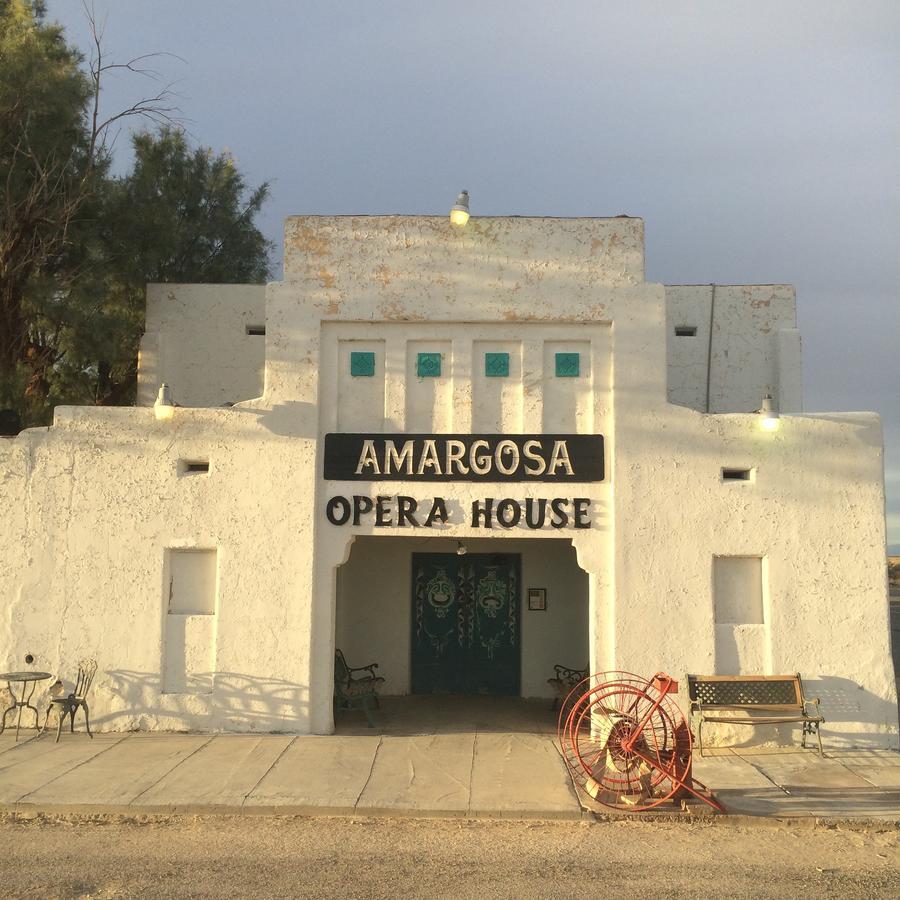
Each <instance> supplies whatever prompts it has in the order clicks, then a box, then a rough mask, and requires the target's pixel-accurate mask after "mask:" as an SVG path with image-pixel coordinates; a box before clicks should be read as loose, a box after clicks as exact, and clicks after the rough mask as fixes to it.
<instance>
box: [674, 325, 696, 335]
mask: <svg viewBox="0 0 900 900" xmlns="http://www.w3.org/2000/svg"><path fill="white" fill-rule="evenodd" d="M696 336H697V326H696V325H676V326H675V337H696Z"/></svg>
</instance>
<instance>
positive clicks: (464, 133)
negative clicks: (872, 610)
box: [48, 0, 900, 552]
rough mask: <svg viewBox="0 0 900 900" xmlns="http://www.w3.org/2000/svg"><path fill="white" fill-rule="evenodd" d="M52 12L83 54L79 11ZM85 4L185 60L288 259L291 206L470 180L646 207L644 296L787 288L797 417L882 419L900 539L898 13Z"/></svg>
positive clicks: (128, 90) (547, 5)
mask: <svg viewBox="0 0 900 900" xmlns="http://www.w3.org/2000/svg"><path fill="white" fill-rule="evenodd" d="M48 6H49V13H50V16H51V17H52V18H56V19H58V20H59V21H60V22H62V23H63V24H64V25H65V26H66V29H67V32H68V34H69V36H70V39H71V40H72V41H74V42H75V43H77V44H78V45H79V46H81V47H84V48H86V47H87V46H88V42H87V38H88V30H87V26H86V23H85V17H84V13H83V11H82V8H81V2H80V0H49V3H48ZM95 6H96V10H97V13H98V15H99V17H100V18H101V19H102V18H103V17H104V16H105V17H106V20H107V23H106V36H105V44H106V47H107V50H108V51H109V52H111V53H113V54H114V55H115V56H116V57H117V58H118V59H120V60H124V59H125V58H127V57H131V56H134V55H137V54H139V53H145V52H148V51H154V50H158V51H167V52H169V53H172V54H175V55H176V56H178V57H181V59H182V60H183V61H180V60H178V59H173V58H166V59H160V60H158V61H157V65H158V67H159V68H160V69H161V70H162V71H163V72H164V74H165V75H166V77H167V78H169V79H171V80H173V81H178V85H177V91H178V93H179V94H180V100H179V103H180V106H181V108H182V111H183V117H184V119H185V120H186V124H187V127H188V128H189V130H190V132H191V134H192V135H193V136H194V138H195V139H196V140H198V141H200V142H202V143H203V144H205V145H209V146H212V147H214V148H215V149H217V150H221V149H224V148H228V149H230V150H231V151H232V153H233V154H234V156H235V158H236V161H237V163H238V165H239V167H240V168H241V170H242V171H243V172H244V173H245V174H246V175H247V177H248V179H249V180H250V181H251V182H252V183H254V184H256V183H259V182H261V181H270V182H271V183H272V199H271V201H270V202H269V204H268V205H267V207H266V209H265V212H264V215H263V217H262V219H261V225H262V227H263V229H264V230H265V232H266V234H267V235H268V236H269V237H270V238H271V239H272V240H274V241H276V243H277V244H279V245H280V243H281V222H282V220H283V219H284V217H285V216H288V215H292V214H301V213H325V214H328V213H394V212H399V213H427V214H434V213H444V212H446V211H447V209H448V207H449V205H450V204H451V203H452V202H453V199H454V198H455V196H456V193H457V191H458V190H460V189H461V188H463V187H465V188H468V189H469V191H470V193H471V196H472V212H473V214H474V215H478V214H483V215H507V214H511V215H552V216H605V215H617V214H619V213H628V214H630V215H636V216H641V217H643V218H644V220H645V222H646V233H647V278H648V280H650V281H660V282H668V283H678V282H688V283H690V282H699V283H707V282H711V281H716V282H720V283H745V282H746V283H753V282H762V283H771V282H788V283H791V284H794V285H795V286H796V288H797V298H798V306H799V317H800V328H801V333H802V336H803V354H804V388H805V408H806V409H807V410H808V411H819V410H833V411H845V410H876V411H878V412H880V413H881V415H882V416H883V419H884V426H885V439H886V442H887V479H888V481H887V487H888V502H889V541H890V543H891V544H893V545H900V302H898V284H900V253H898V235H900V178H898V175H900V171H898V169H900V165H898V160H900V152H898V150H900V140H898V139H900V99H898V98H900V52H898V36H900V3H898V2H897V0H885V2H875V0H852V2H836V0H807V2H791V0H774V2H765V0H762V2H761V0H754V2H736V0H724V2H723V0H708V2H694V3H691V2H687V0H681V2H677V3H673V2H652V3H651V2H638V0H629V2H621V0H584V2H574V0H573V2H566V0H554V2H552V3H551V2H548V0H540V2H528V0H515V2H513V0H509V2H504V0H477V2H468V0H452V2H444V0H414V2H389V0H385V2H376V0H369V2H363V0H341V2H332V0H321V2H303V0H256V2H253V3H247V2H245V0H150V2H148V0H95ZM141 89H142V87H141V85H140V84H138V83H136V82H135V80H134V78H133V77H129V78H124V77H123V78H117V79H115V80H112V79H110V81H109V83H108V85H107V90H106V92H105V93H106V96H105V98H104V103H105V105H106V107H107V108H109V109H111V110H112V109H117V108H119V107H120V106H122V105H123V104H124V101H125V100H128V102H129V103H130V102H132V101H133V100H134V99H136V98H137V97H138V96H140V91H141ZM119 148H120V151H121V159H120V164H121V165H124V164H126V163H127V156H126V152H127V140H122V141H121V142H120V145H119ZM279 252H280V249H279ZM277 265H278V268H279V269H280V255H279V257H278V260H277ZM275 277H279V275H278V271H277V270H276V275H275ZM894 552H900V548H898V549H896V550H894Z"/></svg>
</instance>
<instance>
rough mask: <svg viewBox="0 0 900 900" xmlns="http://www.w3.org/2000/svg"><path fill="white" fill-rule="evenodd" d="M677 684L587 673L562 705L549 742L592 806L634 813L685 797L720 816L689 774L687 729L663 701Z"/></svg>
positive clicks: (714, 803) (705, 791)
mask: <svg viewBox="0 0 900 900" xmlns="http://www.w3.org/2000/svg"><path fill="white" fill-rule="evenodd" d="M676 693H678V682H677V681H675V680H674V679H673V678H672V677H670V676H669V675H665V674H663V673H661V672H660V673H659V674H657V675H654V676H653V678H651V679H650V680H649V681H647V680H645V679H643V678H640V677H638V676H637V675H632V674H630V673H628V672H604V673H600V674H597V675H589V676H588V677H587V678H585V679H584V680H583V681H581V682H580V683H579V684H577V685H576V686H575V687H574V688H573V689H572V691H571V692H570V693H569V696H568V697H567V698H566V700H565V702H564V703H563V705H562V709H561V710H560V714H559V725H558V731H557V736H558V739H559V745H560V748H561V750H562V754H563V758H564V759H565V761H566V765H567V766H568V767H569V771H570V772H571V773H572V777H573V778H574V780H575V781H576V783H577V784H579V785H580V786H581V788H582V789H583V790H584V791H585V792H586V793H587V794H589V795H590V796H591V797H593V799H594V800H596V801H597V802H598V803H601V804H603V805H604V806H608V807H610V808H612V809H616V810H624V811H628V812H642V811H645V810H648V809H654V808H656V807H658V806H661V805H662V804H664V803H666V802H667V801H672V802H673V803H674V804H678V803H679V802H684V801H687V800H689V799H690V798H691V797H694V798H697V799H699V800H702V801H703V802H704V803H707V804H709V806H711V807H713V808H714V809H717V810H719V811H720V812H724V811H725V810H724V809H723V808H722V806H721V805H720V804H719V803H718V802H717V801H716V800H715V798H714V797H713V796H712V794H711V793H710V792H709V790H708V789H707V788H706V786H705V785H703V784H701V783H700V782H699V781H697V780H696V779H694V778H693V776H692V771H691V746H692V743H693V738H692V736H691V731H690V728H689V727H688V724H687V722H686V721H685V719H684V716H683V715H682V713H681V710H680V709H679V708H678V705H677V704H676V703H675V702H674V700H672V697H671V695H672V694H676Z"/></svg>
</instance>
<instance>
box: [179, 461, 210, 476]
mask: <svg viewBox="0 0 900 900" xmlns="http://www.w3.org/2000/svg"><path fill="white" fill-rule="evenodd" d="M208 473H209V460H208V459H179V460H178V474H179V475H207V474H208Z"/></svg>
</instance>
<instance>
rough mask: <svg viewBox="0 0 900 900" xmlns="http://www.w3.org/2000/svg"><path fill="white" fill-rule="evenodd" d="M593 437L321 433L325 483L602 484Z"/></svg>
mask: <svg viewBox="0 0 900 900" xmlns="http://www.w3.org/2000/svg"><path fill="white" fill-rule="evenodd" d="M603 465H604V463H603V437H602V435H599V434H534V435H532V434H326V435H325V478H326V479H327V480H328V481H490V482H495V481H523V482H529V481H532V482H556V483H559V482H563V483H565V482H573V483H582V482H591V481H603Z"/></svg>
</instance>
